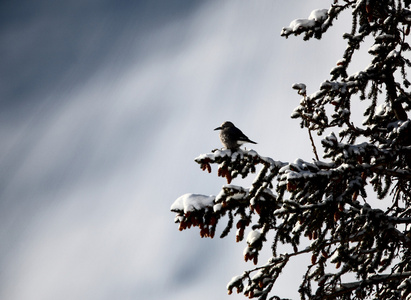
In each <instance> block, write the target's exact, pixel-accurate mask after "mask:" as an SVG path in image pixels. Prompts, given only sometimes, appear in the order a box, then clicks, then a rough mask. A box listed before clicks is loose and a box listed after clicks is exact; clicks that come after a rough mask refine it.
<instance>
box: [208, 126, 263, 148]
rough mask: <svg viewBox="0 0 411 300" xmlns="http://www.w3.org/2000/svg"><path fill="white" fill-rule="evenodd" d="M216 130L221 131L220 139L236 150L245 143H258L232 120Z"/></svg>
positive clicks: (225, 145)
mask: <svg viewBox="0 0 411 300" xmlns="http://www.w3.org/2000/svg"><path fill="white" fill-rule="evenodd" d="M214 130H221V131H220V140H221V143H223V146H224V147H225V148H226V149H231V150H236V149H238V148H239V147H240V146H241V145H242V144H244V143H251V144H257V143H256V142H253V141H252V140H250V139H249V138H248V137H247V136H246V135H245V134H244V133H243V132H242V131H241V130H240V129H238V128H237V127H235V126H234V124H233V123H232V122H230V121H226V122H224V123H223V124H221V126H220V127H217V128H215V129H214Z"/></svg>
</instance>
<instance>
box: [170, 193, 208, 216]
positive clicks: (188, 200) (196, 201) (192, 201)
mask: <svg viewBox="0 0 411 300" xmlns="http://www.w3.org/2000/svg"><path fill="white" fill-rule="evenodd" d="M214 199H215V196H205V195H199V194H184V195H182V196H180V197H178V198H177V200H176V201H174V203H173V204H172V205H171V207H170V210H171V211H175V212H180V211H184V213H187V212H190V211H195V210H201V209H203V208H206V207H210V206H212V205H213V204H214Z"/></svg>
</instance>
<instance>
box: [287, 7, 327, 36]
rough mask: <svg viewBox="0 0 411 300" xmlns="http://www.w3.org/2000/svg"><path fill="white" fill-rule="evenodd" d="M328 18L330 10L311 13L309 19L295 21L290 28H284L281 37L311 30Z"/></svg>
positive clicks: (318, 10) (317, 10)
mask: <svg viewBox="0 0 411 300" xmlns="http://www.w3.org/2000/svg"><path fill="white" fill-rule="evenodd" d="M327 17H328V9H316V10H313V11H312V12H311V14H310V15H309V17H308V19H295V20H293V21H291V23H290V25H289V26H288V27H284V28H283V29H282V31H281V35H289V34H291V33H293V32H294V33H297V32H300V31H304V30H309V29H310V28H313V27H315V26H316V25H317V23H319V22H323V21H324V20H325V19H327Z"/></svg>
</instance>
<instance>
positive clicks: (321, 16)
mask: <svg viewBox="0 0 411 300" xmlns="http://www.w3.org/2000/svg"><path fill="white" fill-rule="evenodd" d="M327 17H328V9H315V10H313V11H312V12H311V14H310V16H309V17H308V19H309V20H314V21H316V22H322V21H324V20H325V19H327Z"/></svg>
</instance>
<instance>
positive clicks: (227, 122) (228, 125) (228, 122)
mask: <svg viewBox="0 0 411 300" xmlns="http://www.w3.org/2000/svg"><path fill="white" fill-rule="evenodd" d="M230 127H235V126H234V124H233V123H231V122H230V121H225V122H224V123H223V124H221V126H220V127H217V128H216V129H214V130H223V129H225V128H230Z"/></svg>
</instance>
